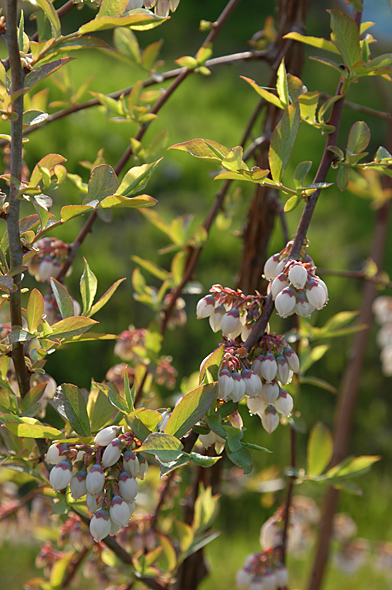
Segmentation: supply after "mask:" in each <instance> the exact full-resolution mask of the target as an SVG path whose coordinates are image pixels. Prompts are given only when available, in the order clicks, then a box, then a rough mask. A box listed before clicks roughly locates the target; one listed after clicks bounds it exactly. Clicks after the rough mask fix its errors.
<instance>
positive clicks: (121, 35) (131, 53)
mask: <svg viewBox="0 0 392 590" xmlns="http://www.w3.org/2000/svg"><path fill="white" fill-rule="evenodd" d="M113 41H114V46H115V48H116V49H117V51H120V52H121V53H122V54H123V55H126V56H127V57H129V58H130V59H132V60H133V61H135V62H136V63H140V62H141V56H140V48H139V43H138V41H137V37H136V35H135V33H134V32H133V31H131V29H115V30H114V35H113Z"/></svg>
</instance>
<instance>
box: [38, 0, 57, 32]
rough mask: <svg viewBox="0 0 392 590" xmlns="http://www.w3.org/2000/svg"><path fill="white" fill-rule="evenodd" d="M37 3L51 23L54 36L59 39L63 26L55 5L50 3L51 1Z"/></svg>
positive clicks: (42, 0) (40, 0)
mask: <svg viewBox="0 0 392 590" xmlns="http://www.w3.org/2000/svg"><path fill="white" fill-rule="evenodd" d="M36 3H37V4H38V6H39V7H40V8H41V10H42V11H43V13H44V14H45V16H46V18H47V19H48V21H49V22H50V26H51V29H52V35H53V37H55V38H56V39H57V37H60V35H61V24H60V19H59V17H58V16H57V12H56V10H55V9H54V6H53V4H52V3H51V2H50V0H36Z"/></svg>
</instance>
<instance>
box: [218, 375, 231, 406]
mask: <svg viewBox="0 0 392 590" xmlns="http://www.w3.org/2000/svg"><path fill="white" fill-rule="evenodd" d="M233 389H234V381H233V378H232V376H231V373H230V371H229V370H228V369H222V371H221V372H220V373H219V376H218V396H219V397H220V399H223V400H227V399H228V398H229V396H230V394H231V392H232V391H233Z"/></svg>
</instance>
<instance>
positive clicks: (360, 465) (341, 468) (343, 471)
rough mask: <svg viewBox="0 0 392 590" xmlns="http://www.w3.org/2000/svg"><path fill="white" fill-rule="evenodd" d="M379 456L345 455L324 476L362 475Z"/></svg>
mask: <svg viewBox="0 0 392 590" xmlns="http://www.w3.org/2000/svg"><path fill="white" fill-rule="evenodd" d="M380 459H381V457H379V456H376V455H362V456H361V457H347V459H344V461H342V462H341V463H339V464H338V465H335V467H332V468H331V469H329V470H328V471H327V473H326V474H325V476H326V477H327V478H334V479H336V478H338V477H339V478H340V477H342V478H343V477H355V476H357V475H362V474H364V473H366V472H367V471H369V469H370V467H371V466H372V465H373V464H374V463H376V462H377V461H379V460H380Z"/></svg>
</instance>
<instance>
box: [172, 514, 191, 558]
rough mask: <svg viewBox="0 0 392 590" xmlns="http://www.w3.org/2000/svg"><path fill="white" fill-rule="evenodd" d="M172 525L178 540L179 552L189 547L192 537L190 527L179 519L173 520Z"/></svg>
mask: <svg viewBox="0 0 392 590" xmlns="http://www.w3.org/2000/svg"><path fill="white" fill-rule="evenodd" d="M174 526H175V529H176V532H177V535H178V538H179V541H180V549H181V552H184V551H186V550H187V549H189V547H190V546H191V545H192V542H193V539H194V534H193V530H192V527H191V526H189V524H187V523H186V522H181V521H180V520H175V521H174Z"/></svg>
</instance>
